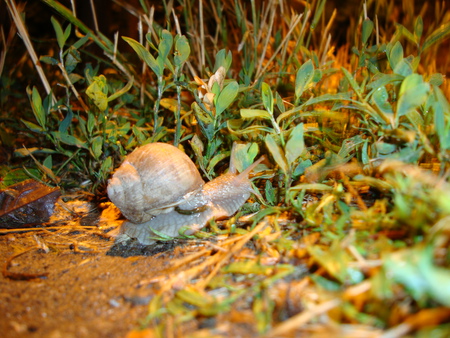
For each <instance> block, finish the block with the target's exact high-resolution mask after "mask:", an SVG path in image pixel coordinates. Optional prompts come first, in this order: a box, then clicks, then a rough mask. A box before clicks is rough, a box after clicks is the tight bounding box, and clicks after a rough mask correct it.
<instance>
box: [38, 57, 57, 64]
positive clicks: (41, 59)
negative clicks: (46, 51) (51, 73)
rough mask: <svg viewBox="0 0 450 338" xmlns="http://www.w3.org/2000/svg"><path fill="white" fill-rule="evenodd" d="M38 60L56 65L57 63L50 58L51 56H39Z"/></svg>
mask: <svg viewBox="0 0 450 338" xmlns="http://www.w3.org/2000/svg"><path fill="white" fill-rule="evenodd" d="M39 61H41V62H44V63H46V64H48V65H52V66H56V65H57V64H58V60H56V59H55V58H52V57H51V56H41V57H40V58H39Z"/></svg>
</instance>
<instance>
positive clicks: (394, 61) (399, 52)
mask: <svg viewBox="0 0 450 338" xmlns="http://www.w3.org/2000/svg"><path fill="white" fill-rule="evenodd" d="M388 56H389V63H390V65H391V69H392V70H394V69H395V67H397V65H398V63H399V62H400V61H401V60H403V47H402V45H401V43H400V42H399V41H397V42H396V43H395V45H394V46H393V47H392V49H391V50H390V53H389V55H388Z"/></svg>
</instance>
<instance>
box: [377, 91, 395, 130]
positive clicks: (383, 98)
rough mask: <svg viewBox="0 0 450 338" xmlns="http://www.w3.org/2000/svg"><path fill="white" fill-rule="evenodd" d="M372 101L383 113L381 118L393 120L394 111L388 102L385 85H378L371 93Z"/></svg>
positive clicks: (391, 121)
mask: <svg viewBox="0 0 450 338" xmlns="http://www.w3.org/2000/svg"><path fill="white" fill-rule="evenodd" d="M372 102H374V103H375V105H376V106H377V108H378V109H379V110H380V113H381V114H383V115H384V117H383V120H385V121H386V122H387V121H390V123H391V124H392V123H393V122H394V112H393V110H392V107H391V105H390V103H389V94H388V92H387V90H386V87H385V86H381V87H379V88H378V89H377V90H375V92H374V93H373V95H372Z"/></svg>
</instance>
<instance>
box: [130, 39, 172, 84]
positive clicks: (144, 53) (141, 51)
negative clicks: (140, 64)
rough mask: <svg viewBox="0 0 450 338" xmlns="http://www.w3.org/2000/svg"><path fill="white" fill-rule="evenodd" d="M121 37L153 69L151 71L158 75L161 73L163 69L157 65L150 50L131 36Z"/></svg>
mask: <svg viewBox="0 0 450 338" xmlns="http://www.w3.org/2000/svg"><path fill="white" fill-rule="evenodd" d="M122 39H124V40H125V41H126V42H127V43H128V44H129V45H130V46H131V48H133V49H134V51H135V52H136V53H137V55H138V56H139V57H140V58H141V59H142V60H144V61H145V63H146V64H147V65H148V66H149V67H150V69H151V70H153V72H154V73H155V74H156V75H157V76H158V77H160V76H162V75H163V71H164V69H163V68H161V67H160V66H159V65H158V62H156V59H155V58H154V57H153V55H151V54H150V52H149V51H148V50H147V49H145V47H144V46H143V45H141V44H140V43H139V42H137V41H136V40H134V39H132V38H128V37H125V36H123V37H122Z"/></svg>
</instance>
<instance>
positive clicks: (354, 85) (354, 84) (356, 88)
mask: <svg viewBox="0 0 450 338" xmlns="http://www.w3.org/2000/svg"><path fill="white" fill-rule="evenodd" d="M341 70H342V71H343V73H344V75H345V77H346V79H347V81H348V82H349V83H350V86H352V88H353V90H354V91H355V93H356V94H357V95H358V96H361V88H360V87H359V85H358V83H357V82H356V80H355V79H354V77H353V76H352V74H350V72H349V71H348V70H347V69H345V68H344V67H341Z"/></svg>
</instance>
